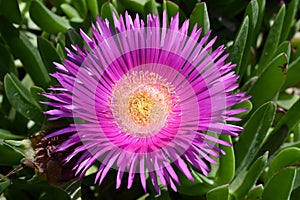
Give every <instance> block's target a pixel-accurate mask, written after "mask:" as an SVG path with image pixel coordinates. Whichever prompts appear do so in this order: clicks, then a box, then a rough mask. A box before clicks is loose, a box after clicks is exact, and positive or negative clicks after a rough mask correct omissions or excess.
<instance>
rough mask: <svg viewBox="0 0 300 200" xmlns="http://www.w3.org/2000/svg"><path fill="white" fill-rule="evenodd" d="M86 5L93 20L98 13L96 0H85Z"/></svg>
mask: <svg viewBox="0 0 300 200" xmlns="http://www.w3.org/2000/svg"><path fill="white" fill-rule="evenodd" d="M87 6H88V9H89V11H90V12H91V15H92V17H93V20H94V21H95V20H96V19H97V16H98V15H99V9H98V2H97V0H87Z"/></svg>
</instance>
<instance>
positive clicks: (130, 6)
mask: <svg viewBox="0 0 300 200" xmlns="http://www.w3.org/2000/svg"><path fill="white" fill-rule="evenodd" d="M148 1H149V0H120V1H119V3H121V4H122V5H123V6H124V8H125V9H126V10H132V11H134V12H138V13H143V12H144V6H145V4H146V3H147V2H148Z"/></svg>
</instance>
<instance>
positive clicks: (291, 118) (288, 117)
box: [274, 99, 300, 131]
mask: <svg viewBox="0 0 300 200" xmlns="http://www.w3.org/2000/svg"><path fill="white" fill-rule="evenodd" d="M299 110H300V99H299V100H298V101H297V102H296V103H294V104H293V106H292V107H291V108H290V109H289V110H288V111H287V112H286V114H285V115H284V116H283V117H282V118H281V119H280V121H279V122H278V124H277V125H276V127H275V129H274V130H277V129H279V128H280V127H281V126H283V125H286V126H287V127H288V130H289V131H292V130H293V128H294V127H295V126H296V125H297V124H298V123H299V121H300V112H299Z"/></svg>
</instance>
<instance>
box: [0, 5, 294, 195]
mask: <svg viewBox="0 0 300 200" xmlns="http://www.w3.org/2000/svg"><path fill="white" fill-rule="evenodd" d="M299 7H300V3H299V0H290V1H276V0H272V1H271V0H270V1H267V2H266V0H252V1H251V2H250V1H246V0H222V1H220V0H206V1H200V0H186V1H184V0H172V1H171V0H170V1H167V0H157V1H155V0H112V1H108V0H99V1H97V0H86V1H85V0H43V1H42V0H41V1H38V0H0V113H1V115H0V177H3V176H5V177H3V178H2V179H1V182H0V199H9V200H15V199H43V200H45V199H78V198H80V197H81V198H82V199H208V200H218V199H220V200H226V199H230V200H234V199H247V200H252V199H253V200H254V199H267V200H268V199H270V200H277V199H278V200H285V199H292V200H297V199H300V169H299V165H300V125H299V120H300V100H299V95H300V88H299V86H300V33H299V28H300V18H299V14H300V13H299ZM125 10H127V11H128V12H129V13H130V14H131V15H132V16H135V14H136V13H139V14H140V15H141V16H142V17H143V18H144V19H145V18H146V15H147V14H148V13H155V14H158V15H160V16H162V12H163V10H166V12H167V16H168V19H170V18H171V17H172V16H174V15H175V14H176V13H177V12H179V13H180V20H181V23H182V22H184V20H185V19H188V18H189V19H190V26H191V27H192V26H193V25H194V24H195V23H197V24H198V26H199V27H202V28H203V30H204V31H203V32H204V33H206V32H208V31H209V30H210V29H211V30H212V34H213V35H216V36H218V40H217V44H216V45H215V47H217V46H218V45H220V44H225V45H226V46H227V47H228V48H227V51H228V52H229V53H230V57H229V58H228V61H232V62H234V63H236V64H237V68H236V73H237V74H238V75H239V76H240V78H239V83H240V90H241V91H247V93H248V94H249V95H251V96H252V98H251V100H249V101H246V102H244V103H242V104H241V105H237V107H248V108H249V109H250V110H249V112H248V113H246V114H243V115H242V116H240V117H242V119H243V120H242V121H241V122H239V124H240V125H242V126H243V127H244V129H245V130H244V132H243V133H241V135H240V137H239V138H231V137H230V136H224V135H222V136H221V137H222V139H224V140H228V141H232V142H233V144H234V145H233V146H232V147H222V148H223V149H224V150H225V151H226V153H227V154H226V156H223V157H221V158H220V159H218V160H217V161H218V163H219V165H218V166H212V172H211V173H210V174H209V176H208V177H205V176H203V175H201V174H199V173H198V172H196V171H194V172H193V175H194V177H195V182H194V183H190V182H189V181H188V180H187V179H186V178H184V177H183V176H180V179H181V186H178V192H174V191H172V190H170V189H168V188H162V195H161V196H157V195H156V193H155V191H154V189H153V188H152V187H151V186H150V185H151V184H149V185H148V193H146V194H145V193H144V192H143V190H142V188H141V186H140V185H139V182H138V181H136V182H135V185H134V187H133V189H130V190H128V189H126V184H124V186H122V187H121V189H119V190H115V176H114V173H113V172H112V173H111V174H110V175H109V176H108V177H107V178H106V180H105V182H104V183H103V184H102V185H101V186H97V185H94V184H93V179H94V176H95V173H94V172H95V169H96V167H97V166H95V168H93V169H91V170H90V171H89V172H88V174H87V175H86V176H85V177H84V178H83V180H82V181H74V180H72V181H68V182H62V181H60V182H59V183H56V184H49V183H48V182H47V181H46V180H45V178H43V176H42V175H41V174H40V173H38V172H37V169H33V168H34V165H31V167H30V160H32V161H33V159H34V156H35V155H34V147H35V144H36V142H37V141H38V136H36V133H43V134H45V133H47V132H49V131H51V130H53V129H55V128H57V127H61V126H64V124H65V122H64V121H58V122H54V123H51V122H49V121H47V119H46V116H44V114H43V111H46V110H47V107H46V106H45V105H42V104H40V103H39V102H40V101H47V99H45V97H42V96H40V95H39V94H40V93H43V92H44V91H47V88H49V87H50V86H51V85H53V84H55V80H54V79H53V78H52V77H50V76H49V73H52V72H55V71H56V69H55V68H54V66H53V64H52V63H53V62H54V61H56V62H62V61H63V59H64V58H65V57H66V52H65V50H64V47H65V46H66V47H70V46H71V45H72V44H77V45H79V46H82V45H83V42H82V40H81V39H80V36H79V34H78V33H79V29H80V28H81V29H82V30H84V31H85V32H87V33H90V31H91V29H90V27H91V26H90V24H91V23H92V22H95V20H96V18H97V16H100V17H101V18H103V19H104V18H108V19H109V21H112V13H115V14H116V15H117V16H119V14H121V13H124V12H125ZM54 173H56V171H55V170H54V172H53V174H54Z"/></svg>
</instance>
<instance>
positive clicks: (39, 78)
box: [0, 17, 50, 88]
mask: <svg viewBox="0 0 300 200" xmlns="http://www.w3.org/2000/svg"><path fill="white" fill-rule="evenodd" d="M0 20H1V23H0V31H1V33H2V36H3V37H4V39H5V40H6V42H7V43H8V45H9V47H10V49H11V50H12V51H13V53H14V55H15V56H16V57H18V58H20V60H21V61H22V63H23V65H24V68H25V70H26V71H27V72H28V73H29V74H30V77H31V79H32V80H33V81H34V83H35V84H37V85H39V86H41V87H43V88H47V87H48V86H49V83H50V76H49V75H48V72H47V70H46V68H45V66H44V64H43V61H42V59H41V56H40V54H39V52H38V50H37V49H36V48H35V47H34V46H33V45H32V44H31V42H30V41H29V39H28V37H27V36H26V35H25V34H24V33H22V32H20V33H19V32H18V31H17V29H15V28H14V27H13V26H12V25H11V24H10V23H9V22H8V21H7V20H6V19H5V18H3V17H0Z"/></svg>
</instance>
